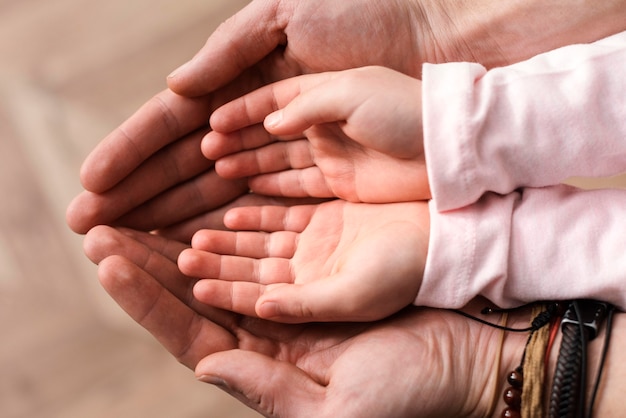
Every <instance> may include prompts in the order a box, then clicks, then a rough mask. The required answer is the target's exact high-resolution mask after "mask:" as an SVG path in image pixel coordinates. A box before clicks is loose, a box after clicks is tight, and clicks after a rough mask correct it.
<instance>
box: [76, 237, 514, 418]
mask: <svg viewBox="0 0 626 418" xmlns="http://www.w3.org/2000/svg"><path fill="white" fill-rule="evenodd" d="M85 248H86V251H87V254H88V255H89V256H90V258H91V259H92V260H93V261H95V262H97V263H100V268H99V277H100V280H101V282H102V284H103V286H104V287H105V288H106V289H107V291H108V292H109V293H110V294H111V296H112V297H113V298H114V299H115V300H116V301H117V302H118V303H119V304H120V305H121V306H122V308H124V309H125V310H126V311H127V312H128V313H129V314H130V315H131V316H132V317H133V318H134V319H136V320H137V321H138V322H139V324H140V325H142V326H143V327H145V328H146V329H147V330H148V331H150V332H151V333H152V334H153V335H154V336H155V337H156V338H157V339H158V340H159V341H160V342H161V343H162V344H163V345H164V346H165V347H166V348H167V349H168V350H169V351H170V352H171V353H172V354H173V355H174V356H175V357H176V358H177V359H178V360H179V361H181V362H182V363H183V364H185V365H187V366H188V367H190V368H196V374H197V375H198V376H214V378H215V379H217V380H224V381H225V382H227V384H228V386H226V387H224V389H225V390H227V391H229V392H230V393H231V394H233V395H235V396H237V397H238V398H239V399H242V398H247V399H248V400H247V403H248V405H249V406H251V407H253V408H255V409H257V410H258V411H259V412H261V413H263V414H265V415H266V416H276V417H278V416H281V417H290V416H317V417H330V416H336V415H337V411H341V412H342V416H346V417H353V416H354V417H357V416H371V417H377V416H380V417H383V416H384V417H387V416H394V417H413V416H416V415H419V416H469V415H470V413H469V411H472V412H473V413H474V414H476V416H482V415H484V411H486V409H487V408H488V407H487V405H488V403H489V400H490V396H491V394H490V393H489V392H490V391H491V390H492V388H491V386H492V385H493V384H494V382H493V381H490V377H491V376H492V375H491V371H492V370H491V369H492V368H493V367H497V366H496V365H495V364H493V359H494V358H495V357H496V356H497V351H498V349H499V345H498V343H497V339H498V337H499V333H498V332H495V331H494V330H493V329H492V328H488V327H482V326H480V325H478V324H477V323H474V322H470V321H468V320H467V319H466V318H464V317H461V316H458V315H456V314H453V313H448V312H446V311H437V310H431V311H425V310H419V309H409V310H407V311H405V312H404V313H403V314H402V315H398V316H395V317H393V318H391V319H388V320H385V321H382V322H379V323H376V324H328V325H322V324H309V325H284V324H277V323H271V322H266V321H261V320H257V319H252V318H247V317H239V316H237V315H234V314H230V313H227V312H223V311H218V310H215V309H212V308H208V307H206V306H205V305H202V304H197V303H196V302H194V301H193V300H192V299H189V298H188V295H189V294H190V288H191V286H193V284H194V282H195V281H194V280H193V279H190V278H188V277H185V276H182V275H181V274H180V272H178V270H177V268H176V264H175V260H176V257H177V255H178V253H180V251H181V250H182V249H183V248H185V245H184V244H181V243H178V242H175V241H169V240H167V239H164V238H162V237H158V236H155V235H150V234H144V233H138V232H132V231H126V232H125V233H120V232H118V231H116V230H114V229H111V228H108V227H98V228H95V229H94V230H92V231H91V232H90V233H89V235H88V236H87V238H86V242H85ZM511 338H512V339H514V338H513V337H511ZM523 338H524V337H521V339H519V341H518V342H519V343H520V344H519V345H520V348H522V347H523V342H524V339H523ZM511 341H512V340H511ZM364 365H365V367H364ZM444 365H445V367H444ZM472 365H474V366H475V365H491V366H488V367H472ZM505 370H506V369H505ZM259 382H264V383H263V384H262V385H261V386H259ZM472 388H479V389H480V390H473V389H472ZM485 388H488V389H487V390H485V392H487V394H486V395H484V396H482V397H481V395H482V389H485ZM493 390H496V388H493Z"/></svg>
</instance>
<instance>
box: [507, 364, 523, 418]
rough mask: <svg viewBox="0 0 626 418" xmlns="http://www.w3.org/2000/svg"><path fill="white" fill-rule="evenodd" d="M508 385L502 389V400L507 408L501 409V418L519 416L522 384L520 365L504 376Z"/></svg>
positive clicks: (517, 417) (516, 417)
mask: <svg viewBox="0 0 626 418" xmlns="http://www.w3.org/2000/svg"><path fill="white" fill-rule="evenodd" d="M506 380H507V382H508V383H509V385H510V386H509V387H507V388H506V389H505V390H504V395H503V398H504V402H505V403H506V404H507V408H506V409H505V410H504V411H502V415H501V417H502V418H519V417H521V412H520V411H521V405H522V386H524V373H523V370H522V368H521V367H518V368H516V369H515V370H513V371H512V372H510V373H509V375H508V376H507V378H506Z"/></svg>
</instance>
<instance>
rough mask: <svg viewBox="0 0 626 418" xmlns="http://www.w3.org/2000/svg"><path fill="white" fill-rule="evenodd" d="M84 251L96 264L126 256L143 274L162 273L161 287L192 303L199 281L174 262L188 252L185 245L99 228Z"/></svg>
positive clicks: (86, 243) (85, 241)
mask: <svg viewBox="0 0 626 418" xmlns="http://www.w3.org/2000/svg"><path fill="white" fill-rule="evenodd" d="M138 237H142V238H140V239H138ZM142 241H143V242H142ZM83 247H84V250H85V254H86V255H87V257H89V259H90V260H91V261H93V262H94V263H96V264H99V263H101V262H102V260H104V259H106V258H108V257H110V256H122V257H124V258H125V259H127V260H129V261H130V262H132V263H133V264H135V265H136V266H138V267H140V268H142V269H143V270H146V271H149V272H153V273H154V274H155V275H157V273H158V276H157V277H159V278H160V280H161V281H160V283H161V284H162V285H163V286H164V287H165V288H166V289H167V290H168V291H169V292H171V293H172V294H174V295H175V296H176V297H178V298H180V299H181V300H183V301H184V302H186V303H189V296H190V295H191V289H192V287H193V285H194V283H195V282H196V280H195V279H191V278H189V277H186V276H184V275H183V274H182V273H181V272H180V270H178V267H177V266H176V263H175V261H174V262H173V261H172V257H173V258H174V260H176V259H177V258H178V255H179V254H180V252H181V251H182V250H183V249H184V248H186V246H185V245H184V244H180V243H178V244H177V243H175V242H173V241H170V240H166V239H164V238H161V237H157V236H152V237H150V236H149V234H145V233H144V234H141V233H139V232H130V231H124V232H122V231H118V230H116V229H114V228H111V227H108V226H97V227H95V228H93V229H92V230H91V231H89V233H88V234H87V235H86V236H85V240H84V243H83ZM164 253H165V255H164Z"/></svg>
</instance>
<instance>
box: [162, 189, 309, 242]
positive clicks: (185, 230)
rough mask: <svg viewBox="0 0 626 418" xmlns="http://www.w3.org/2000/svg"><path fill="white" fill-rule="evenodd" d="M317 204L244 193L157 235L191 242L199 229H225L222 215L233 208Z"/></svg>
mask: <svg viewBox="0 0 626 418" xmlns="http://www.w3.org/2000/svg"><path fill="white" fill-rule="evenodd" d="M314 203H317V202H316V201H314V200H312V199H286V198H272V197H268V196H262V195H258V194H254V193H245V194H243V195H241V196H239V197H237V198H236V199H235V200H233V201H232V202H229V203H227V204H225V205H224V206H221V207H219V208H216V209H211V210H208V211H206V212H203V213H200V214H198V215H196V216H194V217H191V218H189V219H185V220H184V221H182V222H180V223H177V224H172V225H168V226H167V227H164V228H160V229H159V230H158V231H157V233H158V234H159V235H161V236H164V237H168V238H170V239H173V240H176V241H181V242H188V243H190V242H191V237H192V236H193V235H194V234H195V233H196V232H197V231H199V230H201V229H226V226H225V225H224V215H225V214H226V212H228V210H230V209H232V208H235V207H247V206H259V205H282V206H289V205H296V204H314Z"/></svg>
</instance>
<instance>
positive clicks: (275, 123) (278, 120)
mask: <svg viewBox="0 0 626 418" xmlns="http://www.w3.org/2000/svg"><path fill="white" fill-rule="evenodd" d="M283 119H284V112H283V110H282V109H280V110H277V111H276V112H273V113H270V114H269V115H267V116H266V117H265V120H264V121H263V125H264V126H265V128H266V129H267V130H268V131H269V130H275V129H276V128H278V127H279V126H280V125H281V124H282V122H283Z"/></svg>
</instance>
